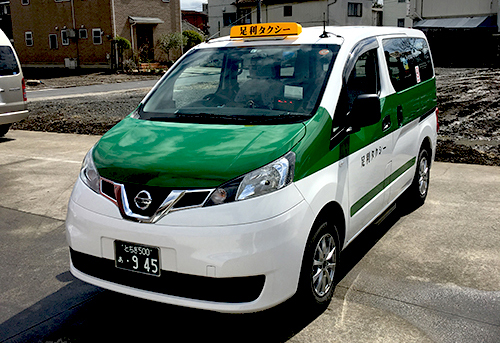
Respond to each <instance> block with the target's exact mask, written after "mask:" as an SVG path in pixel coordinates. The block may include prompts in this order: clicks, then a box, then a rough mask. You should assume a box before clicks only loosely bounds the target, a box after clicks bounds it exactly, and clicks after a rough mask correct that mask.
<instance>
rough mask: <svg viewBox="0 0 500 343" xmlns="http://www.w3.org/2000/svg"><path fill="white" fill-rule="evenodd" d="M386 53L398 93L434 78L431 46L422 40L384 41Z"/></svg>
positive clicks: (393, 39)
mask: <svg viewBox="0 0 500 343" xmlns="http://www.w3.org/2000/svg"><path fill="white" fill-rule="evenodd" d="M383 45H384V52H385V59H386V62H387V68H388V69H389V75H390V77H391V82H392V85H393V86H394V89H395V90H396V92H400V91H402V90H405V89H407V88H410V87H412V86H415V85H416V84H419V83H420V82H424V81H427V80H429V79H431V78H432V77H433V76H434V71H433V67H432V60H431V54H430V51H429V46H428V45H427V42H426V41H425V39H422V38H391V39H384V40H383Z"/></svg>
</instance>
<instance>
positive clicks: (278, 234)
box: [66, 23, 437, 313]
mask: <svg viewBox="0 0 500 343" xmlns="http://www.w3.org/2000/svg"><path fill="white" fill-rule="evenodd" d="M436 138H437V107H436V81H435V75H434V69H433V63H432V59H431V53H430V50H429V46H428V43H427V41H426V39H425V36H424V35H423V34H422V33H421V32H419V31H415V30H411V29H402V28H382V27H325V28H324V27H317V28H302V27H301V26H300V25H299V24H295V23H266V24H253V25H243V26H234V27H232V29H231V35H230V36H229V37H223V38H218V39H215V40H211V41H209V42H207V43H203V44H200V45H198V46H197V47H195V48H193V49H191V50H190V51H189V52H187V53H186V54H185V55H184V56H183V57H182V58H181V59H179V60H178V61H177V62H176V63H175V64H174V65H173V66H172V68H171V69H170V70H169V71H168V72H167V73H166V74H165V75H164V76H163V77H162V78H161V80H160V81H159V82H158V83H157V84H156V85H155V86H154V88H153V89H152V90H151V91H150V92H149V93H148V94H147V95H146V97H145V98H144V100H142V102H141V103H140V104H139V106H138V107H137V108H136V109H135V110H134V111H133V112H132V113H131V114H130V115H128V116H127V117H126V118H125V119H123V120H122V121H121V122H120V123H118V124H117V125H116V126H115V127H114V128H112V129H111V130H110V131H109V132H107V133H106V134H105V135H104V136H103V137H102V138H101V139H100V140H99V142H98V143H96V145H95V146H94V147H92V149H91V150H90V151H89V152H88V154H87V155H86V157H85V159H84V161H83V165H82V168H81V172H80V176H79V178H78V180H77V182H76V185H75V186H74V190H73V192H72V195H71V199H70V201H69V205H68V214H67V219H66V232H67V239H68V243H69V246H70V257H71V272H72V273H73V274H74V275H75V276H76V277H77V278H79V279H81V280H83V281H86V282H88V283H91V284H94V285H97V286H99V287H103V288H106V289H110V290H113V291H117V292H121V293H125V294H128V295H131V296H136V297H140V298H145V299H150V300H154V301H158V302H163V303H169V304H174V305H181V306H187V307H193V308H199V309H208V310H214V311H220V312H239V313H244V312H255V311H260V310H264V309H267V308H270V307H273V306H275V305H277V304H279V303H282V302H284V301H286V300H287V299H289V298H291V297H292V296H294V295H296V297H294V299H301V300H302V301H304V303H308V304H311V305H313V306H317V305H325V304H328V302H329V301H330V299H331V297H332V294H333V290H334V287H335V280H336V276H335V272H336V270H338V266H339V262H340V260H339V258H340V252H341V251H342V250H343V249H344V248H345V247H346V246H348V245H349V243H351V242H352V241H353V240H354V239H355V237H356V236H358V235H359V233H360V232H362V231H363V229H365V228H366V227H367V226H368V225H370V224H371V223H372V222H374V221H376V220H379V219H380V218H382V217H384V215H385V214H386V213H388V211H391V209H393V208H394V203H395V201H396V199H398V198H400V196H405V198H406V199H408V200H411V202H412V203H413V204H422V203H423V202H424V200H425V198H426V196H427V191H428V187H429V171H430V166H431V163H432V161H433V158H434V155H435V151H436Z"/></svg>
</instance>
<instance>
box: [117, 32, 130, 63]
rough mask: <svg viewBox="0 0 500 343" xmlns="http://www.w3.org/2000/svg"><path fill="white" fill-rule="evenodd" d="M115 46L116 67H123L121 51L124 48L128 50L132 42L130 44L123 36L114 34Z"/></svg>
mask: <svg viewBox="0 0 500 343" xmlns="http://www.w3.org/2000/svg"><path fill="white" fill-rule="evenodd" d="M114 41H115V48H116V54H117V55H116V56H117V59H116V63H117V66H116V67H117V68H119V67H120V66H122V67H123V53H124V52H125V50H128V49H130V48H131V47H132V44H130V41H129V40H128V39H127V38H123V37H120V36H116V37H115V39H114Z"/></svg>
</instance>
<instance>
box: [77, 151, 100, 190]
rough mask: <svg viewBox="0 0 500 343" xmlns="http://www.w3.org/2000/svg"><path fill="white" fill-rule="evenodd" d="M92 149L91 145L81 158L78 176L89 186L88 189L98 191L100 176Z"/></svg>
mask: <svg viewBox="0 0 500 343" xmlns="http://www.w3.org/2000/svg"><path fill="white" fill-rule="evenodd" d="M93 151H94V148H93V147H92V149H90V150H89V152H88V153H87V155H86V156H85V158H84V159H83V163H82V169H81V170H80V178H81V179H82V181H83V183H85V184H86V185H87V186H89V187H90V189H92V190H93V191H94V192H96V193H99V183H100V176H99V173H98V172H97V168H96V167H95V164H94V160H93V158H92V152H93Z"/></svg>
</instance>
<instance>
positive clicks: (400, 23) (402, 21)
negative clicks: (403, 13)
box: [398, 18, 405, 27]
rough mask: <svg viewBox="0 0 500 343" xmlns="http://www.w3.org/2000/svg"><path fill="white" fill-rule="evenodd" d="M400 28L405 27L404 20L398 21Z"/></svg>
mask: <svg viewBox="0 0 500 343" xmlns="http://www.w3.org/2000/svg"><path fill="white" fill-rule="evenodd" d="M398 27H405V20H404V18H403V19H398Z"/></svg>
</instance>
